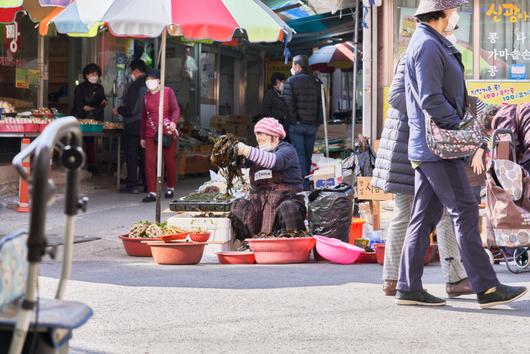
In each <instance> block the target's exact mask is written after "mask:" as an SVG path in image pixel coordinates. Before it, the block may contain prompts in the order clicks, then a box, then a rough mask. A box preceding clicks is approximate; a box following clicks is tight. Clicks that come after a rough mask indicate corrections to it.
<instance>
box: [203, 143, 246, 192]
mask: <svg viewBox="0 0 530 354" xmlns="http://www.w3.org/2000/svg"><path fill="white" fill-rule="evenodd" d="M238 142H239V140H238V139H237V137H236V136H235V135H233V134H226V135H223V136H221V137H220V138H219V140H217V141H216V142H215V145H214V146H213V150H212V155H211V157H210V160H211V161H212V163H213V165H214V166H216V167H218V168H220V169H222V170H223V171H225V177H226V194H227V195H229V194H230V193H231V192H232V189H233V187H234V179H236V178H239V180H240V181H241V183H242V184H245V180H244V178H243V172H242V171H241V169H242V168H243V166H244V163H245V158H244V157H243V156H239V155H238V154H237V143H238Z"/></svg>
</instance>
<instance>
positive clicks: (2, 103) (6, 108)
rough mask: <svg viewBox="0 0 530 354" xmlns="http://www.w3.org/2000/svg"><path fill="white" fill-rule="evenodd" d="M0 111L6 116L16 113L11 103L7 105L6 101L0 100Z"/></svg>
mask: <svg viewBox="0 0 530 354" xmlns="http://www.w3.org/2000/svg"><path fill="white" fill-rule="evenodd" d="M0 109H2V110H3V113H7V114H11V113H16V109H15V106H14V105H13V104H12V103H9V102H7V101H1V100H0Z"/></svg>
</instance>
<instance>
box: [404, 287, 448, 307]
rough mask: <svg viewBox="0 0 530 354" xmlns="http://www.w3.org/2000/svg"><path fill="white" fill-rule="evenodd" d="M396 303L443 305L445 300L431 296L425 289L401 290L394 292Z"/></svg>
mask: <svg viewBox="0 0 530 354" xmlns="http://www.w3.org/2000/svg"><path fill="white" fill-rule="evenodd" d="M396 304H398V305H419V306H444V305H445V300H444V299H440V298H439V297H436V296H433V295H431V294H429V293H428V292H426V291H425V290H418V291H403V290H398V291H397V293H396Z"/></svg>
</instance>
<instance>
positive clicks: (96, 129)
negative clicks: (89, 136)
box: [81, 124, 103, 133]
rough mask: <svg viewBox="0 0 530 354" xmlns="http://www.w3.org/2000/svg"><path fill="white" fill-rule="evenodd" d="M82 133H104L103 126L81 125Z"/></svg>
mask: <svg viewBox="0 0 530 354" xmlns="http://www.w3.org/2000/svg"><path fill="white" fill-rule="evenodd" d="M81 133H103V124H81Z"/></svg>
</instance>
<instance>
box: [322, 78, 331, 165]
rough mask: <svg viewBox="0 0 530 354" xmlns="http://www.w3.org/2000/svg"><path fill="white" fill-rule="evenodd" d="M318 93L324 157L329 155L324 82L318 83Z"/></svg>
mask: <svg viewBox="0 0 530 354" xmlns="http://www.w3.org/2000/svg"><path fill="white" fill-rule="evenodd" d="M320 93H321V96H322V118H323V120H324V140H325V144H326V157H329V141H328V114H327V110H326V93H325V92H324V83H321V84H320Z"/></svg>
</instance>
